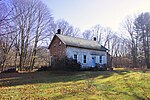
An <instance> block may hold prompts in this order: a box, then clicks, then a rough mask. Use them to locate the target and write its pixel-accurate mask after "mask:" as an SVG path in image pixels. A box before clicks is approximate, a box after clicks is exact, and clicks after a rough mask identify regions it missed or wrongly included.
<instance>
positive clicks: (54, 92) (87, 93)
mask: <svg viewBox="0 0 150 100" xmlns="http://www.w3.org/2000/svg"><path fill="white" fill-rule="evenodd" d="M1 99H2V100H3V99H12V100H16V99H17V100H18V99H22V100H26V99H31V100H34V99H48V100H49V99H52V100H55V99H56V100H57V99H65V100H72V99H75V100H82V99H83V100H84V99H96V100H97V99H103V100H114V99H115V100H141V99H145V100H149V99H150V73H143V72H140V71H129V70H125V69H122V70H116V71H91V72H90V71H83V72H48V71H47V72H34V73H9V74H0V100H1Z"/></svg>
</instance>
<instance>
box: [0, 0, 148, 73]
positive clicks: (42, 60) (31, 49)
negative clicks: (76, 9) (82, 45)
mask: <svg viewBox="0 0 150 100" xmlns="http://www.w3.org/2000/svg"><path fill="white" fill-rule="evenodd" d="M0 8H1V10H0V70H1V71H3V70H5V69H7V68H9V67H16V68H18V70H20V71H21V70H24V69H26V70H33V69H34V67H38V66H48V65H49V63H50V56H49V50H48V49H47V47H48V45H49V44H50V41H51V40H52V38H53V36H54V35H55V33H56V31H57V29H61V30H62V34H64V35H69V36H74V37H82V38H85V39H89V40H92V39H93V37H96V38H97V41H98V42H99V43H100V44H101V45H104V46H105V47H107V48H108V50H109V53H110V54H111V62H112V63H111V64H112V66H114V67H131V68H134V67H139V68H150V66H149V59H150V58H149V36H150V25H149V24H150V20H149V19H150V15H149V13H141V14H139V15H138V16H136V17H134V18H131V17H128V18H126V20H125V21H124V23H123V25H122V26H121V27H122V28H123V30H124V31H123V32H122V33H123V34H127V37H124V36H123V35H120V34H119V33H116V32H113V31H112V30H111V29H110V28H106V27H102V26H101V25H96V26H94V27H92V28H91V29H89V30H85V31H84V32H80V29H79V28H76V27H73V26H72V25H70V24H69V23H68V22H67V21H65V20H64V19H60V20H55V19H54V17H53V15H52V14H51V11H50V10H49V9H48V8H47V6H46V5H45V4H44V3H42V1H40V0H24V1H22V0H10V1H9V2H6V1H4V0H1V1H0Z"/></svg>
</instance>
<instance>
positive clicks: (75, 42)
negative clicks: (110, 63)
mask: <svg viewBox="0 0 150 100" xmlns="http://www.w3.org/2000/svg"><path fill="white" fill-rule="evenodd" d="M55 36H57V37H58V38H59V39H60V40H61V41H62V42H63V43H64V44H65V45H66V46H72V47H78V48H85V49H94V50H101V51H106V50H107V49H106V48H105V47H104V46H102V45H100V44H99V43H98V42H97V41H93V40H87V39H83V38H76V37H71V36H66V35H62V34H56V35H55ZM55 36H54V37H55Z"/></svg>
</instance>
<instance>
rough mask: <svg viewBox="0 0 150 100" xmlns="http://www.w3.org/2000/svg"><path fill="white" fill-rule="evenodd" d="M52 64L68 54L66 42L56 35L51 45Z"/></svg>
mask: <svg viewBox="0 0 150 100" xmlns="http://www.w3.org/2000/svg"><path fill="white" fill-rule="evenodd" d="M50 56H51V57H52V58H51V65H52V66H55V65H57V64H58V63H59V61H60V60H61V59H63V58H65V56H66V46H65V44H64V43H63V42H62V41H61V40H60V39H59V38H58V37H57V36H56V37H54V40H53V41H52V44H51V46H50Z"/></svg>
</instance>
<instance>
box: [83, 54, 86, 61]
mask: <svg viewBox="0 0 150 100" xmlns="http://www.w3.org/2000/svg"><path fill="white" fill-rule="evenodd" d="M83 63H86V55H83Z"/></svg>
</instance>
